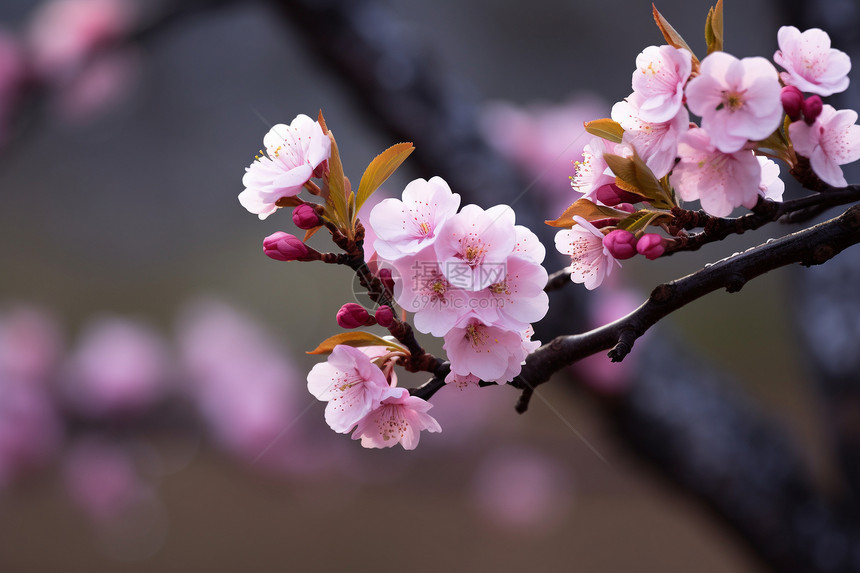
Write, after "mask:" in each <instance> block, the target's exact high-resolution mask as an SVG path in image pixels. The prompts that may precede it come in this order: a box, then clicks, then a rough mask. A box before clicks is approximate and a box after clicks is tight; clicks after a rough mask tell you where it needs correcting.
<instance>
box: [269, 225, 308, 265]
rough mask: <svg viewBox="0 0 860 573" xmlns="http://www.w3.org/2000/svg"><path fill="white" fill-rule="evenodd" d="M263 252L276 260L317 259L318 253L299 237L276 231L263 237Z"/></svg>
mask: <svg viewBox="0 0 860 573" xmlns="http://www.w3.org/2000/svg"><path fill="white" fill-rule="evenodd" d="M263 253H265V255H266V256H267V257H269V258H272V259H275V260H276V261H317V260H319V258H320V254H319V253H318V252H317V251H315V250H313V249H311V248H310V247H308V246H307V245H305V244H304V243H303V242H302V241H301V239H299V238H298V237H296V236H294V235H290V234H289V233H284V232H283V231H278V232H276V233H272V234H271V235H269V236H268V237H266V238H265V239H263Z"/></svg>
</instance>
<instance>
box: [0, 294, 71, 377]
mask: <svg viewBox="0 0 860 573" xmlns="http://www.w3.org/2000/svg"><path fill="white" fill-rule="evenodd" d="M62 346H63V344H62V337H61V334H60V328H59V326H58V325H57V323H56V321H55V320H54V318H53V317H51V316H49V315H48V314H47V313H45V312H44V311H42V310H39V309H37V308H35V307H29V306H18V307H15V308H13V309H11V310H9V311H8V312H7V313H6V314H5V315H0V380H4V379H7V380H8V379H11V380H17V381H21V382H27V383H29V384H33V385H40V384H44V383H45V382H47V381H48V379H49V378H51V377H52V376H53V375H54V373H55V370H56V367H57V363H58V361H59V359H60V354H61V352H62V350H63V349H62Z"/></svg>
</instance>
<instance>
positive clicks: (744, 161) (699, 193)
mask: <svg viewBox="0 0 860 573" xmlns="http://www.w3.org/2000/svg"><path fill="white" fill-rule="evenodd" d="M715 53H716V52H715ZM711 55H714V54H711ZM678 155H679V156H680V158H681V160H680V162H679V163H678V164H677V165H676V166H675V169H674V170H673V171H672V175H671V176H670V178H669V181H670V183H671V184H672V185H673V186H674V187H675V190H676V191H677V192H678V195H680V197H681V199H683V200H684V201H695V200H696V199H699V200H700V201H701V202H702V209H704V210H705V211H707V212H708V213H710V214H711V215H714V216H715V217H726V216H728V215H729V214H730V213H731V212H732V209H734V208H735V207H737V206H739V205H743V206H744V207H747V208H750V209H751V208H753V207H754V206H755V204H756V202H757V201H758V195H759V184H760V183H761V177H762V176H761V166H760V165H759V162H758V160H757V159H756V156H755V155H754V154H753V152H752V151H750V150H748V149H741V150H739V151H736V152H733V153H723V152H722V151H720V150H719V149H717V148H716V147H715V146H714V145H713V144H712V143H711V140H710V138H709V137H708V133H707V132H706V131H705V130H704V129H701V128H694V129H691V130H690V131H688V132H687V134H686V135H685V136H684V137H682V138H681V143H680V145H679V146H678Z"/></svg>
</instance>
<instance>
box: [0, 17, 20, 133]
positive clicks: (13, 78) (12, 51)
mask: <svg viewBox="0 0 860 573" xmlns="http://www.w3.org/2000/svg"><path fill="white" fill-rule="evenodd" d="M24 79H25V67H24V55H23V53H22V49H21V46H19V42H18V40H17V38H15V37H14V36H12V34H10V33H8V32H6V31H5V30H3V29H0V145H3V143H5V141H6V139H7V137H8V133H7V130H8V125H7V124H8V123H9V119H10V118H11V116H12V112H13V111H14V109H15V106H16V105H17V103H18V100H19V98H20V96H21V93H22V91H23V90H22V87H23V84H24Z"/></svg>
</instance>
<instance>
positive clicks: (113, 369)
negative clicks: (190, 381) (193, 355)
mask: <svg viewBox="0 0 860 573" xmlns="http://www.w3.org/2000/svg"><path fill="white" fill-rule="evenodd" d="M168 376H169V362H168V353H167V346H166V344H165V342H164V340H163V339H162V338H161V337H160V336H159V335H158V333H156V332H155V330H153V329H152V328H150V327H149V326H147V325H145V324H143V323H140V322H137V321H133V320H128V319H123V318H119V317H102V318H99V319H96V320H93V321H92V322H90V323H89V324H88V325H87V327H86V328H85V330H84V332H83V335H82V337H81V340H80V345H79V347H78V348H77V350H76V351H75V352H74V354H73V355H72V356H71V358H70V360H69V365H68V368H67V373H66V379H65V380H64V381H63V384H62V386H61V387H62V389H63V394H64V398H65V400H66V402H67V403H68V404H69V405H71V406H72V407H73V408H74V409H75V410H76V411H78V412H82V413H84V414H87V415H90V416H117V415H124V414H128V413H134V412H140V411H143V410H144V409H146V408H148V407H149V406H151V405H152V404H154V403H155V402H156V401H158V400H159V399H161V398H162V397H163V396H164V395H165V393H166V391H167V383H168V380H169V378H168Z"/></svg>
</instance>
